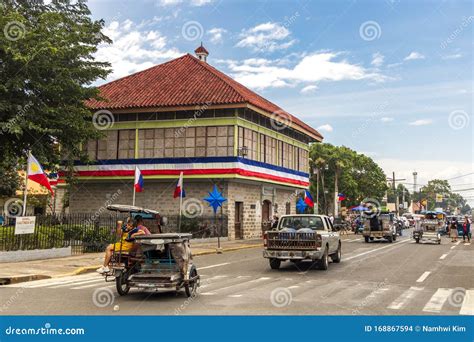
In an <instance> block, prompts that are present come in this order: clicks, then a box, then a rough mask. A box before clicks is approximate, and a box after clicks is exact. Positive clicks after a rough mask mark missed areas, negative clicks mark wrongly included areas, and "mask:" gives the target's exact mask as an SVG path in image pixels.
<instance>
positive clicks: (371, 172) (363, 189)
mask: <svg viewBox="0 0 474 342" xmlns="http://www.w3.org/2000/svg"><path fill="white" fill-rule="evenodd" d="M310 166H311V172H312V173H313V174H314V170H315V169H317V170H318V173H319V185H320V187H319V198H318V201H319V203H320V208H321V209H322V211H323V212H326V213H328V212H329V210H330V208H331V207H332V203H333V202H334V183H335V174H336V173H337V175H338V192H341V193H343V194H344V195H345V196H346V197H347V199H346V200H344V201H343V205H345V206H352V205H357V204H359V203H360V201H362V200H363V199H365V198H374V199H376V200H379V201H380V200H381V199H382V197H383V195H384V193H385V191H386V189H387V185H386V176H385V174H384V172H383V170H382V169H381V168H380V167H379V166H378V165H377V164H376V163H375V162H374V161H373V160H372V159H371V158H369V157H367V156H366V155H363V154H359V153H357V152H355V151H353V150H351V149H350V148H348V147H345V146H341V147H338V146H334V145H331V144H326V143H323V144H313V145H312V146H311V149H310ZM316 177H317V176H313V177H312V178H311V192H312V193H313V194H316Z"/></svg>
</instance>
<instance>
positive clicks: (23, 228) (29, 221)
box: [15, 216, 36, 235]
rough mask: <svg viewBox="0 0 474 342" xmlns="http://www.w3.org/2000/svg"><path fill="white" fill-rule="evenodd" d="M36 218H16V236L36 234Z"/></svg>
mask: <svg viewBox="0 0 474 342" xmlns="http://www.w3.org/2000/svg"><path fill="white" fill-rule="evenodd" d="M35 223H36V217H35V216H19V217H16V218H15V235H21V234H33V233H34V232H35Z"/></svg>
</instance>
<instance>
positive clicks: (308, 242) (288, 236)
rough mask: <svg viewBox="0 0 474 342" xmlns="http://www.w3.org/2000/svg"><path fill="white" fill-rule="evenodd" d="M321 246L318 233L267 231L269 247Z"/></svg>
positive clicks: (297, 248)
mask: <svg viewBox="0 0 474 342" xmlns="http://www.w3.org/2000/svg"><path fill="white" fill-rule="evenodd" d="M319 246H320V242H319V240H318V239H317V234H316V233H280V232H267V249H282V250H314V249H316V248H317V247H319Z"/></svg>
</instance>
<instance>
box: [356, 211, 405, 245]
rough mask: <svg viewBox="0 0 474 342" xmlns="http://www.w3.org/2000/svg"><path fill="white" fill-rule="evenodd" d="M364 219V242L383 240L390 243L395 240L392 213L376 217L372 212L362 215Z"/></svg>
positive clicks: (395, 233)
mask: <svg viewBox="0 0 474 342" xmlns="http://www.w3.org/2000/svg"><path fill="white" fill-rule="evenodd" d="M364 215H365V217H366V219H365V221H364V231H363V232H362V235H363V236H364V240H365V242H370V241H374V240H375V239H377V240H380V239H385V240H387V241H388V242H390V243H392V242H393V241H395V240H396V239H397V229H396V223H395V215H394V214H392V213H382V214H379V215H378V216H377V215H376V214H374V213H372V212H365V213H364Z"/></svg>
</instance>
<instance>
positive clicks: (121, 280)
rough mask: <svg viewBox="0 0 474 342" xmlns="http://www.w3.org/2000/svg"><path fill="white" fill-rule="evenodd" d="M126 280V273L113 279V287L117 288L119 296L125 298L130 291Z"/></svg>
mask: <svg viewBox="0 0 474 342" xmlns="http://www.w3.org/2000/svg"><path fill="white" fill-rule="evenodd" d="M127 278H128V276H127V273H126V272H125V273H124V272H121V273H120V275H118V276H117V277H116V278H115V287H116V288H117V292H118V294H119V295H121V296H125V295H126V294H127V293H128V291H130V286H129V285H128V279H127Z"/></svg>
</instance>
